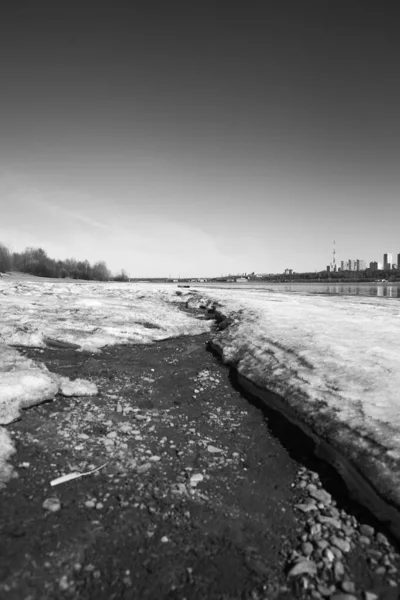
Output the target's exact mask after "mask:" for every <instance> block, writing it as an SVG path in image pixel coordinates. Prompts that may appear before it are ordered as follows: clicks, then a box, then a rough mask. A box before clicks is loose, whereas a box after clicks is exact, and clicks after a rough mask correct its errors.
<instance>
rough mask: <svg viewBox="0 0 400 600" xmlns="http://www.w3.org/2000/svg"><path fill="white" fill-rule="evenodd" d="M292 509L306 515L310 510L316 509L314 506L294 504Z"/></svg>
mask: <svg viewBox="0 0 400 600" xmlns="http://www.w3.org/2000/svg"><path fill="white" fill-rule="evenodd" d="M294 507H295V508H297V509H298V510H301V512H304V513H308V512H310V511H312V510H317V507H316V505H315V504H295V505H294Z"/></svg>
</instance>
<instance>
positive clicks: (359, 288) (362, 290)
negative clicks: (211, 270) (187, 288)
mask: <svg viewBox="0 0 400 600" xmlns="http://www.w3.org/2000/svg"><path fill="white" fill-rule="evenodd" d="M191 287H212V288H219V289H236V290H257V291H263V290H265V291H266V292H285V293H298V294H323V295H333V296H367V297H371V296H377V297H379V298H393V299H400V282H399V283H382V282H374V283H371V282H369V283H326V282H325V283H269V282H267V281H266V282H252V281H251V282H248V283H211V282H210V283H203V284H202V283H195V284H192V285H191Z"/></svg>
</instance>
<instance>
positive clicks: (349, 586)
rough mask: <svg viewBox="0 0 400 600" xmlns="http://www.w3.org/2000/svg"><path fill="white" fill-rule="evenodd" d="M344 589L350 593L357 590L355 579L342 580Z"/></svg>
mask: <svg viewBox="0 0 400 600" xmlns="http://www.w3.org/2000/svg"><path fill="white" fill-rule="evenodd" d="M342 590H343V591H344V592H347V593H349V594H354V593H355V591H356V586H355V585H354V583H353V581H342Z"/></svg>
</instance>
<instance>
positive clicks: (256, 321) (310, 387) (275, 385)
mask: <svg viewBox="0 0 400 600" xmlns="http://www.w3.org/2000/svg"><path fill="white" fill-rule="evenodd" d="M201 297H203V298H204V300H203V302H202V303H203V304H206V305H207V303H208V304H211V303H212V302H218V304H219V307H218V310H219V311H220V312H221V313H222V314H223V315H225V316H226V317H229V318H230V320H231V324H230V326H229V327H228V328H226V329H225V330H224V331H223V332H222V333H221V334H219V336H218V339H217V340H216V344H217V346H218V347H219V348H220V350H221V352H222V354H223V358H224V360H225V361H226V362H227V363H230V364H231V365H233V366H235V368H236V369H237V370H238V372H239V373H240V374H241V375H243V376H244V377H245V378H247V379H248V380H250V381H251V382H252V383H254V384H256V385H257V386H258V388H261V389H264V390H265V389H268V390H270V391H272V392H274V393H276V394H277V395H279V396H280V397H281V398H282V399H283V401H284V403H285V405H287V407H288V408H289V409H290V411H291V414H295V415H296V417H297V418H298V419H299V421H300V422H303V423H305V424H307V425H308V426H309V427H311V429H312V431H313V432H315V433H316V434H317V435H318V436H319V437H320V438H322V439H324V440H326V441H328V442H329V444H330V445H331V446H332V447H334V448H336V449H337V450H338V451H340V452H341V454H342V455H343V454H344V455H345V456H346V457H347V458H348V459H349V460H350V461H351V463H352V464H353V465H354V466H355V467H356V469H357V470H358V472H359V473H361V475H362V476H363V477H364V478H365V480H367V481H368V482H369V483H371V484H372V486H373V488H374V489H375V491H377V492H378V494H380V495H381V496H383V497H384V498H385V500H386V501H387V502H389V503H391V504H393V505H395V506H396V507H397V509H399V508H400V302H399V301H398V300H391V299H381V298H360V297H354V296H352V297H350V296H341V297H340V296H330V297H325V296H324V297H321V296H316V295H302V294H284V293H274V292H270V293H266V292H265V291H264V292H260V291H256V290H255V291H253V290H232V289H229V290H228V289H218V290H216V289H211V288H209V289H207V290H205V289H204V288H201V290H198V298H201ZM193 304H194V305H196V304H199V301H198V299H197V300H196V298H194V299H193Z"/></svg>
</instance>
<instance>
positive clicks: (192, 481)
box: [190, 473, 204, 487]
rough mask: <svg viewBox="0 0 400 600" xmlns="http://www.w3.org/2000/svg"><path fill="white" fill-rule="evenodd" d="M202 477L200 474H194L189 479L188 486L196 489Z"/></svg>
mask: <svg viewBox="0 0 400 600" xmlns="http://www.w3.org/2000/svg"><path fill="white" fill-rule="evenodd" d="M203 479H204V477H203V475H202V474H201V473H194V474H193V475H192V476H191V477H190V485H191V486H192V487H196V485H197V484H198V483H200V481H203Z"/></svg>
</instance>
